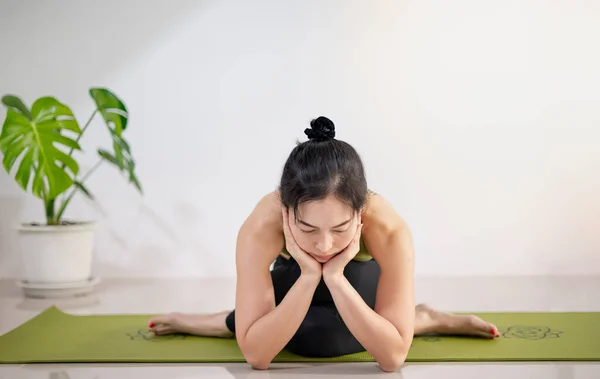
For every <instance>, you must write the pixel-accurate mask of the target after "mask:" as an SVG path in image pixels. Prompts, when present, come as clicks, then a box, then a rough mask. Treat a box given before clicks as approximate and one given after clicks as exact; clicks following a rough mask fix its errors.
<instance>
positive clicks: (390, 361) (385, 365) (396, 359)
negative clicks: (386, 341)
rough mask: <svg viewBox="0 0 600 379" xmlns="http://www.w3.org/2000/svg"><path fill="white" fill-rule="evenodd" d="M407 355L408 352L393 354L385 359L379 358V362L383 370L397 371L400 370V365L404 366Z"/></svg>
mask: <svg viewBox="0 0 600 379" xmlns="http://www.w3.org/2000/svg"><path fill="white" fill-rule="evenodd" d="M406 356H407V354H406V353H401V354H393V355H390V356H389V357H386V358H385V359H382V360H379V361H378V362H377V363H378V364H379V367H380V368H381V370H382V371H384V372H395V371H398V370H399V369H400V367H402V365H404V362H405V361H406Z"/></svg>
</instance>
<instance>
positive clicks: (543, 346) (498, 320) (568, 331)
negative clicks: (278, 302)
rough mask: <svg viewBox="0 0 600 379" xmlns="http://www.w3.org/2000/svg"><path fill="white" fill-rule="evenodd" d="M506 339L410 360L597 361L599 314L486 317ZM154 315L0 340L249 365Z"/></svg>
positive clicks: (20, 349) (229, 349)
mask: <svg viewBox="0 0 600 379" xmlns="http://www.w3.org/2000/svg"><path fill="white" fill-rule="evenodd" d="M478 315H479V316H480V317H483V318H485V319H487V320H489V321H490V322H492V323H495V324H496V325H497V326H498V327H499V329H500V332H501V334H502V336H501V337H500V338H497V339H494V340H486V339H479V338H468V337H437V336H424V337H417V338H415V340H414V343H413V345H412V347H411V350H410V353H409V356H408V359H407V361H409V362H436V361H437V362H443V361H446V362H450V361H548V360H552V361H555V360H556V361H561V360H577V361H598V360H600V313H479V314H478ZM150 316H151V315H92V316H77V315H70V314H66V313H64V312H62V311H60V310H59V309H57V308H56V307H51V308H48V309H46V310H45V311H43V312H42V313H40V314H39V315H38V316H36V317H34V318H32V319H31V320H29V321H27V322H26V323H24V324H22V325H21V326H19V327H17V328H16V329H14V330H12V331H10V332H8V333H6V334H4V335H3V336H0V362H1V363H36V362H37V363H39V362H59V363H65V362H109V363H115V362H244V357H243V356H242V354H241V352H240V350H239V348H238V346H237V344H236V342H235V339H222V338H207V337H196V336H190V335H171V336H158V337H157V336H154V335H152V334H151V333H148V332H147V322H148V319H149V318H150ZM274 361H275V362H372V361H374V359H373V357H372V356H370V355H369V354H368V353H357V354H351V355H346V356H341V357H336V358H306V357H301V356H297V355H294V354H292V353H290V352H288V351H286V350H284V351H282V352H281V353H280V354H279V355H278V356H277V357H276V358H275V360H274Z"/></svg>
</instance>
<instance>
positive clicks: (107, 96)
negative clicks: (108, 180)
mask: <svg viewBox="0 0 600 379" xmlns="http://www.w3.org/2000/svg"><path fill="white" fill-rule="evenodd" d="M90 95H91V96H92V98H93V99H94V101H95V102H96V106H97V107H98V110H99V111H100V114H101V115H102V118H103V119H104V122H105V123H106V126H107V127H108V131H109V132H110V136H111V138H112V141H113V143H112V145H113V152H112V153H109V152H108V151H106V150H102V149H99V150H98V154H99V155H100V157H102V159H104V160H105V161H107V162H108V163H111V164H113V165H115V166H116V167H118V168H119V170H120V171H122V172H124V173H126V174H127V175H128V178H129V182H130V183H132V184H133V185H134V186H135V187H136V188H137V189H138V191H140V193H141V192H142V186H141V184H140V181H139V179H138V178H137V176H136V175H135V160H134V159H133V156H132V155H131V148H130V147H129V144H128V143H127V141H126V140H125V139H124V138H123V131H125V129H126V128H127V121H128V118H129V114H128V112H127V108H126V107H125V104H123V102H122V101H121V100H120V99H119V98H118V97H117V96H116V95H115V94H114V93H112V92H111V91H109V90H108V89H105V88H92V89H90Z"/></svg>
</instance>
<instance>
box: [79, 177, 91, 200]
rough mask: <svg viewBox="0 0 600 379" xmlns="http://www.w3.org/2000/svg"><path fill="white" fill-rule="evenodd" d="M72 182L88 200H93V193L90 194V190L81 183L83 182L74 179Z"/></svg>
mask: <svg viewBox="0 0 600 379" xmlns="http://www.w3.org/2000/svg"><path fill="white" fill-rule="evenodd" d="M74 184H75V187H77V188H79V189H80V190H81V192H83V193H84V194H85V196H87V197H88V198H89V199H90V200H94V195H92V194H91V192H90V191H89V190H88V189H87V188H86V186H84V185H83V183H81V182H79V181H77V180H76V181H75V182H74Z"/></svg>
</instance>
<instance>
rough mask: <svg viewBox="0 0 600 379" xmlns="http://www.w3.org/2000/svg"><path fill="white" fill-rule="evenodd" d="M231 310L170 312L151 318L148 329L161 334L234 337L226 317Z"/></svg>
mask: <svg viewBox="0 0 600 379" xmlns="http://www.w3.org/2000/svg"><path fill="white" fill-rule="evenodd" d="M228 314H229V311H223V312H219V313H213V314H185V313H177V312H174V313H169V314H167V315H162V316H156V317H153V318H151V319H150V322H149V323H148V330H149V331H151V332H153V333H154V334H156V335H157V336H159V335H166V334H172V333H185V334H193V335H197V336H204V337H223V338H228V337H233V333H232V332H231V331H230V330H229V328H227V325H226V324H225V318H226V317H227V315H228Z"/></svg>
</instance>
